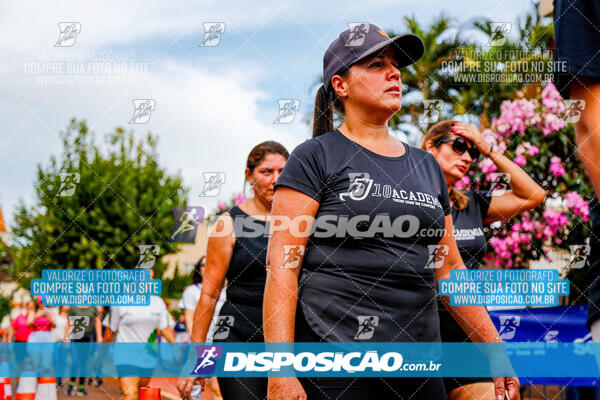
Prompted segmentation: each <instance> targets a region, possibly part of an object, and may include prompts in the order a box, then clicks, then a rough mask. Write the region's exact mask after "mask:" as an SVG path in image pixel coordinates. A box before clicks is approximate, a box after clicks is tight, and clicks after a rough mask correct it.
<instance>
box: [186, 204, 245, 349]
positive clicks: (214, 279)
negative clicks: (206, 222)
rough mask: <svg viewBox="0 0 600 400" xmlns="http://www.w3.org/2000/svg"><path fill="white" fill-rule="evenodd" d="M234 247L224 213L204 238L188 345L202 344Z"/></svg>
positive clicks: (229, 218) (229, 223)
mask: <svg viewBox="0 0 600 400" xmlns="http://www.w3.org/2000/svg"><path fill="white" fill-rule="evenodd" d="M216 232H227V234H226V235H223V234H216ZM234 244H235V234H234V231H233V220H232V218H231V216H230V215H229V213H225V214H223V215H221V216H220V217H219V219H218V220H217V222H216V224H215V226H214V227H213V230H212V231H211V233H210V234H209V237H208V244H207V248H206V267H205V269H204V276H203V277H202V291H201V292H200V299H199V300H198V304H196V309H195V310H194V320H193V323H192V335H191V340H192V342H195V343H203V342H204V341H205V340H206V335H207V332H208V327H209V326H210V323H211V321H212V318H213V315H214V313H215V307H216V305H217V301H218V300H219V296H220V295H221V290H222V289H223V282H224V281H225V275H226V274H227V270H228V269H229V261H230V260H231V255H232V254H233V246H234Z"/></svg>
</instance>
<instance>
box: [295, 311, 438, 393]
mask: <svg viewBox="0 0 600 400" xmlns="http://www.w3.org/2000/svg"><path fill="white" fill-rule="evenodd" d="M298 308H299V310H298V312H297V313H296V324H295V332H294V338H295V341H296V342H322V341H323V340H322V339H321V338H320V337H319V336H318V335H317V334H316V333H315V332H314V331H313V330H312V328H311V327H310V326H309V325H308V323H307V322H306V320H305V319H304V313H303V312H302V308H301V307H300V305H298ZM299 379H300V383H302V387H304V390H305V391H306V394H307V397H308V398H309V399H310V400H313V399H314V400H321V399H322V400H329V399H336V400H383V399H385V400H388V399H390V400H391V399H411V400H419V399H422V400H437V399H439V400H443V399H444V400H445V399H446V398H447V397H446V390H445V389H444V382H443V380H442V378H299Z"/></svg>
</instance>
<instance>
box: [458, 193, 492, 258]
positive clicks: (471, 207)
mask: <svg viewBox="0 0 600 400" xmlns="http://www.w3.org/2000/svg"><path fill="white" fill-rule="evenodd" d="M466 195H467V196H468V197H469V203H468V206H467V208H465V209H464V210H460V211H459V210H457V209H456V208H455V207H452V224H453V226H454V238H455V240H456V245H457V246H458V250H459V251H460V256H461V257H462V259H463V261H464V263H465V266H466V267H467V268H469V269H478V268H479V266H480V265H481V262H482V261H483V256H484V255H485V250H486V248H487V242H486V240H485V234H484V232H483V220H484V219H485V216H486V215H487V212H488V209H489V207H490V201H491V199H492V197H491V192H484V191H479V190H470V191H467V192H466Z"/></svg>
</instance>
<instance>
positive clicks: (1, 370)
mask: <svg viewBox="0 0 600 400" xmlns="http://www.w3.org/2000/svg"><path fill="white" fill-rule="evenodd" d="M9 376H10V365H9V364H8V355H7V354H6V353H0V385H2V386H3V387H4V400H12V386H11V385H10V378H9Z"/></svg>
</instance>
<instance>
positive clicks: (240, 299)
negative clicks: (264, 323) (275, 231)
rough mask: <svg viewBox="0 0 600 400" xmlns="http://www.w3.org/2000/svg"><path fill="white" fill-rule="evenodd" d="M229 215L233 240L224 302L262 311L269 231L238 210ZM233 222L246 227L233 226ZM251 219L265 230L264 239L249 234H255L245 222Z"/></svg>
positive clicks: (234, 209)
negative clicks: (225, 300) (232, 228)
mask: <svg viewBox="0 0 600 400" xmlns="http://www.w3.org/2000/svg"><path fill="white" fill-rule="evenodd" d="M229 214H230V215H231V218H232V219H233V221H234V231H235V237H236V240H235V245H234V246H233V253H232V254H231V260H230V262H229V269H228V270H227V275H226V276H227V300H229V301H231V302H232V303H237V304H244V305H252V306H260V307H262V302H263V293H264V290H265V281H266V279H267V270H266V264H267V245H268V243H269V236H268V235H269V231H268V227H267V226H266V222H265V221H261V220H259V219H257V218H253V217H251V216H249V215H248V214H246V213H245V212H244V211H242V210H241V209H240V208H239V207H238V206H235V207H233V208H231V209H230V210H229ZM236 218H237V219H238V221H239V219H242V220H244V222H246V223H244V224H242V223H239V222H238V223H235V221H236ZM250 219H251V221H250V222H251V223H253V224H260V225H261V226H262V227H264V229H265V230H264V234H263V235H260V236H257V235H256V234H251V235H250V234H248V233H252V232H254V231H253V230H251V229H249V228H248V225H249V223H248V222H247V220H250ZM245 233H246V234H245Z"/></svg>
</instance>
